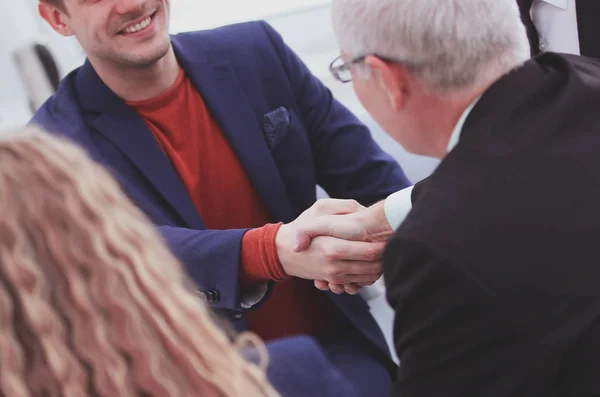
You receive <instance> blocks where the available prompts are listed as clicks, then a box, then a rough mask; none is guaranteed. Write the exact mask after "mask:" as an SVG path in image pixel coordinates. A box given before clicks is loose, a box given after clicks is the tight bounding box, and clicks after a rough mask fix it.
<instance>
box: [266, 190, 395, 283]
mask: <svg viewBox="0 0 600 397" xmlns="http://www.w3.org/2000/svg"><path fill="white" fill-rule="evenodd" d="M392 234H393V230H392V228H391V227H390V224H389V223H388V220H387V218H386V216H385V211H384V206H383V202H379V203H377V204H375V205H373V206H371V207H368V208H366V207H363V206H362V205H360V204H359V203H358V202H356V201H354V200H336V199H323V200H319V201H317V202H316V203H315V204H314V205H313V206H312V207H310V208H309V209H308V210H306V211H305V212H303V213H302V214H301V215H300V216H299V217H298V218H296V220H294V221H293V222H290V223H288V224H285V225H283V226H281V228H280V229H279V232H278V233H277V236H276V239H275V244H276V246H277V254H278V256H279V261H280V262H281V265H282V266H283V270H284V271H285V272H286V273H287V274H288V275H290V276H294V277H299V278H303V279H309V280H314V282H315V286H316V287H317V288H319V289H320V290H324V291H326V290H331V291H332V292H334V293H336V294H341V293H344V292H346V293H349V294H353V295H354V294H356V293H358V291H359V290H360V289H361V288H362V287H365V286H368V285H372V284H373V283H374V282H375V281H377V280H378V279H379V278H380V277H381V256H382V253H383V249H384V247H385V243H386V241H387V240H388V238H389V237H390V236H392Z"/></svg>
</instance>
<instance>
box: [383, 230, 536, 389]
mask: <svg viewBox="0 0 600 397" xmlns="http://www.w3.org/2000/svg"><path fill="white" fill-rule="evenodd" d="M383 267H384V279H385V283H386V287H387V296H388V301H389V303H390V305H391V306H392V308H393V309H394V311H395V323H394V344H395V347H396V351H397V353H398V357H399V359H400V362H401V365H400V368H399V372H398V377H397V379H396V382H395V384H394V392H395V393H396V394H394V395H399V396H400V395H401V396H403V397H417V396H418V397H421V396H473V397H475V396H504V395H522V394H521V393H519V392H516V393H515V392H514V390H513V391H512V392H506V391H507V390H508V389H509V388H511V387H517V385H515V382H519V379H522V376H524V374H526V373H527V370H523V368H519V366H518V365H516V364H515V357H519V354H521V352H520V351H519V350H518V349H516V348H515V347H514V345H513V341H514V340H515V334H514V332H515V331H514V330H515V329H516V330H518V329H519V327H510V326H505V323H507V322H510V320H508V321H507V319H510V318H511V317H508V316H506V315H503V314H502V312H501V309H499V308H497V307H496V305H495V299H494V294H493V293H491V292H490V291H488V290H487V289H486V287H485V286H483V285H482V284H481V283H479V282H478V281H477V280H476V279H474V278H473V277H471V276H470V275H469V274H468V273H467V272H465V271H463V270H461V268H460V267H459V266H457V265H456V264H454V263H452V262H451V261H449V260H447V259H446V258H444V256H442V255H440V254H439V253H437V252H436V251H435V250H432V249H430V248H428V247H427V246H425V245H424V244H421V243H417V242H414V241H411V240H408V239H406V238H403V237H401V236H399V235H396V236H395V237H394V238H393V239H392V240H391V242H390V244H389V245H388V247H387V249H386V251H385V254H384V265H383ZM517 332H518V331H517ZM524 351H525V350H524ZM524 351H523V352H524ZM520 372H522V373H520ZM513 393H514V394H513Z"/></svg>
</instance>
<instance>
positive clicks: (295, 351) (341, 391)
mask: <svg viewBox="0 0 600 397" xmlns="http://www.w3.org/2000/svg"><path fill="white" fill-rule="evenodd" d="M267 350H268V353H269V366H268V368H267V377H268V379H269V381H270V382H271V384H272V385H273V387H275V389H276V390H277V391H278V392H279V393H280V394H281V395H282V396H285V397H306V396H321V397H358V394H357V392H356V390H355V388H354V387H353V386H352V384H350V382H349V381H348V379H347V378H345V377H344V376H343V375H342V374H341V373H340V372H339V371H338V370H337V368H336V367H335V366H334V365H333V364H331V362H330V361H329V360H328V359H327V358H326V356H325V353H324V352H323V350H321V348H320V347H319V345H318V344H317V343H316V342H315V341H314V340H312V339H311V338H308V337H305V336H300V337H294V338H287V339H281V340H278V341H274V342H271V343H269V344H267Z"/></svg>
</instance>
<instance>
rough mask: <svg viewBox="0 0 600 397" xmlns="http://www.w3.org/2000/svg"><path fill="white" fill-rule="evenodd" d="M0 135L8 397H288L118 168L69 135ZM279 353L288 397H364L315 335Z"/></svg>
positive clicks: (1, 344) (0, 391)
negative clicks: (231, 329) (197, 289)
mask: <svg viewBox="0 0 600 397" xmlns="http://www.w3.org/2000/svg"><path fill="white" fill-rule="evenodd" d="M3 135H5V137H4V138H2V139H1V140H0V213H2V217H0V324H1V327H0V395H2V396H11V397H13V396H15V397H21V396H32V397H33V396H40V397H41V396H107V397H108V396H120V397H129V396H131V397H133V396H136V397H137V396H165V397H176V396H188V397H192V396H210V397H212V396H214V397H217V396H222V397H237V396H244V397H246V396H248V397H250V396H252V397H267V396H268V397H271V396H273V397H275V396H278V395H279V394H278V393H277V392H276V391H275V389H274V388H273V387H272V386H271V385H270V384H269V382H268V381H267V378H266V376H265V372H264V371H263V370H262V369H261V368H259V366H256V365H254V364H252V363H250V362H249V361H247V359H246V358H251V357H252V358H255V359H256V360H257V363H259V364H266V358H267V357H266V355H267V352H266V349H265V347H264V345H262V343H261V342H260V341H258V340H256V338H254V337H253V336H251V335H241V336H239V337H238V338H233V339H234V342H232V341H231V340H230V338H228V337H227V336H226V335H225V333H224V332H223V331H222V330H221V329H220V328H219V327H217V325H216V324H215V322H214V321H213V320H214V319H213V318H212V315H211V314H210V313H209V311H208V310H207V309H206V308H205V307H204V305H203V303H202V302H201V301H200V299H199V298H198V296H197V295H196V294H195V293H194V292H193V291H194V287H193V286H192V285H191V281H189V279H188V278H187V276H186V275H185V274H184V272H183V270H182V267H181V266H180V265H179V263H178V262H177V260H176V259H175V258H174V257H173V256H172V255H171V253H170V252H169V250H168V249H167V248H166V247H165V245H164V244H163V242H162V241H161V239H160V237H159V235H158V233H157V232H156V231H155V229H154V228H153V227H152V226H151V225H150V223H149V222H148V220H147V219H146V217H145V216H144V215H143V214H142V212H141V211H140V210H138V209H137V208H136V207H135V206H134V205H133V204H132V203H131V202H130V201H129V200H128V199H127V198H126V197H125V195H124V194H123V193H122V191H121V190H120V188H119V187H118V185H117V183H116V182H115V181H114V180H113V178H112V177H111V176H110V175H109V173H108V172H106V171H105V170H104V169H103V168H102V167H101V166H99V165H97V164H95V163H94V162H92V161H91V160H90V159H89V158H88V157H87V155H86V154H85V153H84V152H83V151H82V150H81V149H79V148H78V147H76V146H75V145H73V144H72V143H70V142H67V141H66V140H65V139H63V138H57V137H53V136H51V135H49V134H47V133H44V132H41V131H39V130H36V129H33V128H29V129H26V130H19V131H15V132H14V133H8V134H7V133H6V132H4V133H3ZM242 353H243V354H245V355H246V357H244V356H243V354H242ZM271 355H272V356H273V359H274V362H273V363H272V364H273V368H272V369H270V370H269V375H270V376H271V377H272V379H273V381H274V383H275V384H276V385H278V387H279V391H281V393H282V394H283V395H284V396H304V395H324V396H348V395H349V396H353V395H354V394H353V391H352V390H351V389H350V388H349V387H348V386H347V385H345V384H344V381H343V379H342V378H341V377H340V376H339V375H338V374H337V372H336V371H335V370H334V369H333V368H331V367H330V366H329V364H328V363H327V362H326V361H325V359H324V358H323V355H322V353H321V352H320V351H319V350H318V348H316V345H315V344H314V343H313V342H311V341H310V340H309V339H307V338H303V339H291V340H285V341H280V342H277V343H275V344H274V345H273V347H272V352H271ZM285 360H287V361H285ZM306 360H308V361H310V364H306V363H304V361H306ZM294 362H300V363H304V364H305V365H304V367H308V368H314V372H311V371H310V370H305V371H304V372H303V373H300V374H296V372H295V368H294V366H293V365H292V366H290V364H292V363H294ZM307 379H310V380H312V383H311V382H307ZM324 385H325V386H324Z"/></svg>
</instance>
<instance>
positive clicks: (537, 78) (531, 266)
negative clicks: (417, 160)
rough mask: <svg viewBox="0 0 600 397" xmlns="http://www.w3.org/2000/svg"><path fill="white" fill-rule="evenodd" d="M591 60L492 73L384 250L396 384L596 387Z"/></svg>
mask: <svg viewBox="0 0 600 397" xmlns="http://www.w3.org/2000/svg"><path fill="white" fill-rule="evenodd" d="M598 109H600V62H597V61H595V60H592V59H588V58H583V57H575V56H560V55H557V54H552V53H546V54H543V55H540V56H539V57H537V58H535V59H534V60H531V61H529V62H528V63H526V64H525V65H524V66H523V67H521V68H519V69H517V70H515V71H513V72H511V73H510V74H508V75H506V76H504V77H503V78H501V79H500V80H499V81H498V82H496V83H495V84H494V85H493V86H492V87H491V88H490V89H489V90H488V91H487V92H485V93H484V95H483V96H482V98H481V99H480V101H479V102H478V103H477V104H476V106H475V107H474V108H473V110H472V112H471V113H470V115H469V116H468V118H467V120H466V123H465V125H464V128H463V131H462V135H461V137H460V141H459V143H458V145H457V146H456V147H455V149H454V150H452V151H451V152H450V153H449V154H448V155H447V156H446V158H445V159H444V160H443V161H442V162H441V164H440V166H439V167H438V168H437V170H436V171H435V172H434V173H433V174H432V175H431V177H430V178H429V179H428V180H426V181H424V182H423V183H422V184H421V186H420V188H419V189H418V190H417V191H416V193H415V194H414V195H413V199H414V202H413V210H412V211H411V212H410V214H409V215H408V217H407V219H406V220H405V222H404V223H403V224H402V225H401V227H400V228H399V230H398V232H397V234H396V235H395V237H394V238H393V239H392V240H391V242H390V244H389V246H388V247H387V249H386V252H385V255H384V265H383V267H384V276H385V281H386V285H387V293H388V300H389V302H390V304H391V305H392V307H393V308H394V309H395V312H396V320H395V325H394V327H395V329H394V339H395V345H396V349H397V352H398V356H399V358H400V361H401V365H400V369H399V375H398V379H397V382H396V384H395V395H397V396H402V397H417V396H418V397H421V396H423V397H432V396H444V397H453V396H461V397H466V396H473V397H475V396H477V397H483V396H485V397H497V396H503V397H504V396H519V397H522V396H543V397H551V396H564V397H571V396H572V397H575V396H577V397H585V396H599V395H600V265H599V262H600V249H599V247H600V113H598Z"/></svg>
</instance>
